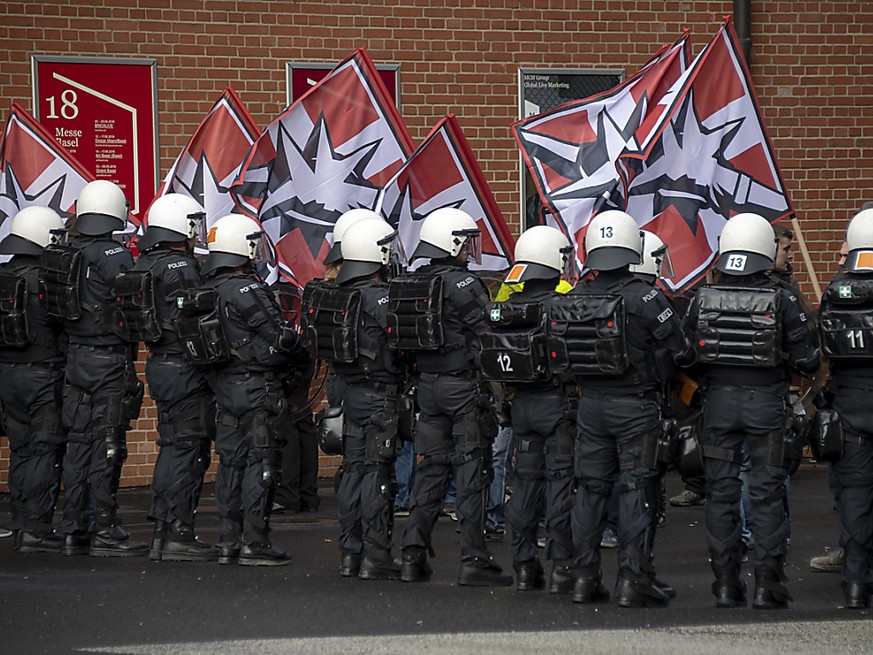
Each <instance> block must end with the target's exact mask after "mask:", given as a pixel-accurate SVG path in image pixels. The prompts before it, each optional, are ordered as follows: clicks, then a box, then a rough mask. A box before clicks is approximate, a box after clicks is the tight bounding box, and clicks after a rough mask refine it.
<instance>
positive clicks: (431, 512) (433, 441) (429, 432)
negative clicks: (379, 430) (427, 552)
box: [403, 372, 494, 561]
mask: <svg viewBox="0 0 873 655" xmlns="http://www.w3.org/2000/svg"><path fill="white" fill-rule="evenodd" d="M417 398H418V405H419V407H420V409H421V412H420V414H419V416H418V420H417V421H416V424H415V452H416V453H417V454H418V456H419V457H420V458H421V459H420V460H419V462H418V464H417V465H416V469H415V485H414V486H413V488H412V495H411V500H410V510H409V520H408V522H407V524H406V530H405V531H404V533H403V549H404V550H405V549H407V548H425V549H430V548H431V535H432V533H433V529H434V526H435V525H436V521H437V519H438V518H439V514H440V510H441V509H442V506H443V498H445V495H446V493H447V492H448V490H449V486H450V485H451V482H452V472H453V470H454V472H455V474H456V476H457V500H456V511H457V515H458V524H459V529H460V534H461V559H462V560H463V561H470V560H473V559H475V558H477V557H479V558H483V559H487V560H490V559H491V555H490V554H489V552H488V549H487V547H486V545H485V533H484V530H485V503H486V500H487V495H488V486H489V485H490V484H491V480H492V478H493V476H494V470H493V466H492V459H491V458H492V455H491V445H490V443H488V442H487V439H486V438H485V437H484V436H483V435H482V432H481V427H480V426H479V424H478V417H477V411H476V409H477V402H478V398H479V384H478V383H477V382H476V379H475V377H474V375H473V373H472V372H464V373H460V374H451V373H422V374H421V376H420V380H419V383H418V392H417Z"/></svg>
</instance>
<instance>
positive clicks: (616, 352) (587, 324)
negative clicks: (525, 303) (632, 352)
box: [549, 293, 630, 376]
mask: <svg viewBox="0 0 873 655" xmlns="http://www.w3.org/2000/svg"><path fill="white" fill-rule="evenodd" d="M626 330H627V312H626V311H625V306H624V298H623V297H622V296H620V295H618V294H614V293H607V294H568V295H566V296H560V297H556V298H555V299H554V300H553V301H552V303H551V305H550V307H549V350H550V352H549V355H550V357H551V358H552V362H553V364H552V369H553V370H554V371H567V372H569V373H571V374H573V375H586V376H587V375H621V374H622V373H624V372H625V371H627V370H628V367H629V364H630V360H629V358H628V350H627V340H626Z"/></svg>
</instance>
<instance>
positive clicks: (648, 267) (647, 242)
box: [629, 230, 673, 282]
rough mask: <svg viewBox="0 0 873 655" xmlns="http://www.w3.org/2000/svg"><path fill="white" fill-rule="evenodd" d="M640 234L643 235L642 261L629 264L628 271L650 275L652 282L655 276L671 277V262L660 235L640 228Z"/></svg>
mask: <svg viewBox="0 0 873 655" xmlns="http://www.w3.org/2000/svg"><path fill="white" fill-rule="evenodd" d="M640 234H641V235H642V237H643V262H642V264H639V265H637V264H631V265H630V267H629V269H630V272H631V273H634V274H635V275H641V276H648V277H651V281H652V282H654V281H655V279H656V278H662V279H665V280H669V279H672V277H673V262H672V261H671V260H670V251H669V250H668V249H667V244H666V243H664V242H663V241H661V237H659V236H658V235H657V234H655V233H654V232H648V231H646V230H641V231H640Z"/></svg>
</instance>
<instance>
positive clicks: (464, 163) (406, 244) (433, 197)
mask: <svg viewBox="0 0 873 655" xmlns="http://www.w3.org/2000/svg"><path fill="white" fill-rule="evenodd" d="M441 207H455V208H457V209H461V210H463V211H465V212H467V213H468V214H469V215H470V216H472V217H473V219H474V220H475V221H476V223H477V224H478V225H479V230H480V231H481V233H482V263H481V264H480V265H472V266H471V268H478V269H483V270H504V269H507V268H509V267H510V265H511V264H512V260H513V248H514V240H513V238H512V234H511V233H510V231H509V227H508V226H507V225H506V221H505V220H504V218H503V214H501V213H500V208H499V207H498V206H497V202H496V201H495V200H494V196H493V195H492V193H491V188H490V187H489V186H488V183H487V182H486V180H485V177H484V176H483V175H482V170H481V169H480V168H479V164H478V163H476V158H475V157H474V156H473V151H472V150H471V149H470V146H469V144H468V143H467V140H466V139H465V138H464V134H463V132H462V131H461V127H460V125H458V121H457V119H456V118H455V115H454V114H450V115H449V116H446V117H445V118H444V119H442V120H441V121H440V122H439V123H437V125H436V127H434V128H433V130H431V133H430V134H429V135H428V136H427V138H426V139H425V140H424V142H423V143H422V144H421V145H420V146H419V147H418V149H417V150H416V151H415V152H414V153H413V154H412V156H411V157H410V158H409V160H408V161H407V162H406V164H404V166H403V168H401V169H400V170H399V171H398V172H397V174H396V175H395V176H394V177H393V178H392V179H391V180H390V181H388V183H387V184H386V185H385V188H384V189H383V190H382V193H381V194H380V195H379V201H378V209H377V211H381V213H382V215H383V216H384V217H385V220H386V221H388V222H389V223H390V224H391V225H395V226H397V230H398V232H399V233H400V241H401V243H402V244H403V249H404V251H405V252H406V254H407V255H409V254H411V253H412V251H413V250H415V247H416V246H417V245H418V242H419V232H420V231H421V222H422V220H423V219H424V218H425V216H427V215H428V214H429V213H430V212H432V211H434V210H435V209H439V208H441ZM415 263H416V262H414V263H413V268H414V267H415ZM417 263H419V264H420V263H421V262H417Z"/></svg>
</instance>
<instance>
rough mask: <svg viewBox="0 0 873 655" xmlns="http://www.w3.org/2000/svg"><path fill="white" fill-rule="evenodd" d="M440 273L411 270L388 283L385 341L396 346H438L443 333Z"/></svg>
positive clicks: (412, 347)
mask: <svg viewBox="0 0 873 655" xmlns="http://www.w3.org/2000/svg"><path fill="white" fill-rule="evenodd" d="M442 313H443V277H442V275H440V274H439V273H436V274H434V275H426V274H425V275H422V274H417V273H411V274H409V275H401V276H399V277H396V278H394V279H393V280H391V283H390V284H389V286H388V345H389V346H390V347H391V348H394V349H396V350H437V349H439V348H441V347H442V346H443V345H444V344H445V335H444V334H443V320H442V319H443V316H442Z"/></svg>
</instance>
